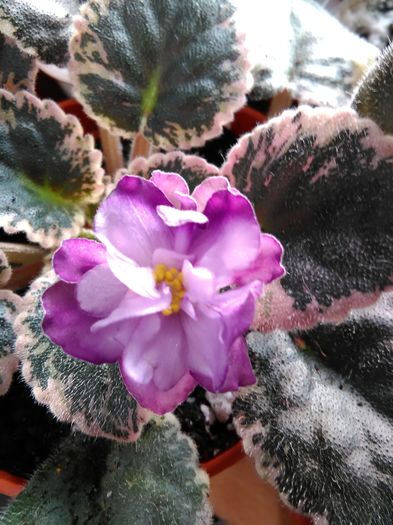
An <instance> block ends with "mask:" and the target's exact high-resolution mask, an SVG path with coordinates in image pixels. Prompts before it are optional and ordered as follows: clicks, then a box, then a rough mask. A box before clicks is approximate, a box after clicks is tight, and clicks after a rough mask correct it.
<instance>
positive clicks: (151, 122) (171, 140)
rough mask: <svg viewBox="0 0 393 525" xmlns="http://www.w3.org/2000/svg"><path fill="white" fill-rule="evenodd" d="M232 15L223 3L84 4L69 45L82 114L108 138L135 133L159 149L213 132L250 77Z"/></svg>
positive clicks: (104, 0) (238, 102)
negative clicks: (112, 134) (83, 109)
mask: <svg viewBox="0 0 393 525" xmlns="http://www.w3.org/2000/svg"><path fill="white" fill-rule="evenodd" d="M233 11H234V9H233V7H232V5H231V4H230V3H229V2H228V0H220V1H217V2H211V1H210V0H189V1H187V2H179V1H178V0H162V1H160V2H157V1H155V0H147V1H144V2H129V1H127V0H89V1H88V2H87V3H86V4H85V5H84V6H83V7H82V8H81V15H82V17H78V18H77V19H76V21H75V27H76V34H75V35H74V37H73V39H72V41H71V54H72V60H71V73H73V78H74V84H75V86H76V93H77V96H78V98H79V99H80V100H81V102H82V103H83V105H84V107H85V109H86V111H87V113H88V114H89V115H90V116H93V118H95V119H97V120H98V121H99V123H100V125H101V126H103V127H105V128H107V129H109V130H110V131H111V132H113V133H115V134H119V135H122V136H123V137H127V138H130V139H132V138H133V137H134V136H135V134H136V133H137V132H138V131H140V132H143V134H144V135H145V136H146V137H147V138H148V139H149V140H151V141H152V142H153V144H154V145H155V146H159V147H162V148H164V149H176V148H180V149H186V148H190V147H193V146H200V145H202V144H203V143H204V142H205V141H206V140H207V139H209V138H212V137H215V136H217V135H219V134H221V132H222V126H223V125H224V124H226V123H228V122H230V121H231V120H232V119H233V114H234V112H235V111H236V110H237V109H239V108H240V107H241V106H242V105H244V103H245V93H246V90H247V87H248V82H249V78H250V79H251V77H248V62H247V61H246V60H245V58H244V53H243V49H242V44H241V43H240V41H239V39H238V35H237V33H236V30H235V27H234V22H233V20H232V14H233ZM114 101H116V103H114Z"/></svg>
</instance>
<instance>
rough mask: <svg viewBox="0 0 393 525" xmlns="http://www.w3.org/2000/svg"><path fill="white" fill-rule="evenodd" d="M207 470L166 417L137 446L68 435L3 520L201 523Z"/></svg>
mask: <svg viewBox="0 0 393 525" xmlns="http://www.w3.org/2000/svg"><path fill="white" fill-rule="evenodd" d="M207 491H208V479H207V475H206V474H205V473H204V472H203V471H202V470H200V469H199V468H198V460H197V454H196V451H195V447H194V445H193V444H192V442H191V441H190V440H189V439H188V438H186V437H185V436H184V434H182V433H181V432H180V430H179V424H178V422H177V420H176V419H175V418H174V417H173V416H172V417H167V418H165V419H164V420H163V421H159V422H155V423H151V424H150V425H149V426H148V427H147V428H145V430H144V432H143V434H142V436H141V438H140V439H139V440H138V443H137V444H128V445H119V444H117V443H113V442H108V441H104V440H100V439H99V440H92V439H89V438H85V437H83V436H80V435H76V436H70V437H69V438H67V439H66V440H65V441H64V442H63V443H62V445H61V446H60V448H59V450H58V451H57V452H56V454H54V455H53V456H52V457H51V458H50V459H49V460H47V461H46V462H45V463H44V464H43V465H42V467H41V468H40V469H39V470H38V471H37V472H36V473H35V474H34V476H33V478H32V480H31V481H30V483H29V484H28V486H27V487H26V489H25V490H24V492H23V493H22V494H21V495H20V496H19V497H18V498H16V500H15V501H14V502H13V503H12V504H11V506H10V507H9V508H8V510H7V511H6V513H5V514H4V515H3V518H2V520H1V523H2V524H3V525H21V523H29V525H44V524H48V525H49V523H51V524H55V523H59V524H60V523H61V524H62V525H73V524H75V523H81V524H91V525H99V524H104V523H105V524H106V525H120V524H123V523H124V524H126V523H132V524H133V525H146V524H147V523H151V524H157V525H158V524H160V525H173V524H176V525H189V524H195V525H206V524H208V523H210V520H211V511H210V507H209V503H208V500H207Z"/></svg>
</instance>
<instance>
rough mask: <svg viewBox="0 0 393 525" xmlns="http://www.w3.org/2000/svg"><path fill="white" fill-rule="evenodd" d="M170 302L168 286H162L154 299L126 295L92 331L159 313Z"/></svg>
mask: <svg viewBox="0 0 393 525" xmlns="http://www.w3.org/2000/svg"><path fill="white" fill-rule="evenodd" d="M171 300H172V295H171V292H170V290H169V287H168V286H163V287H162V289H161V291H160V295H159V296H158V297H155V298H150V297H141V296H140V295H135V294H133V293H127V295H126V296H125V297H124V298H123V300H122V301H121V303H120V304H119V305H118V307H117V308H116V309H115V310H113V311H112V312H111V313H110V314H109V315H108V316H107V317H105V318H104V319H100V320H99V321H97V322H96V323H95V324H94V325H93V326H92V331H93V332H96V331H98V330H102V329H103V328H106V327H108V326H110V325H113V324H115V323H118V322H119V321H125V320H127V319H134V318H136V317H142V316H146V315H151V314H154V313H157V312H161V311H162V310H165V309H166V308H168V307H169V305H170V304H171Z"/></svg>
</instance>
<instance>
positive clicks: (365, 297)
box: [222, 106, 393, 330]
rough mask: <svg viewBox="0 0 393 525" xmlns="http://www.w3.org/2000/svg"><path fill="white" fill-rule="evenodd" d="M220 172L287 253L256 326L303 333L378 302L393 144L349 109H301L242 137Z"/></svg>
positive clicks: (388, 255)
mask: <svg viewBox="0 0 393 525" xmlns="http://www.w3.org/2000/svg"><path fill="white" fill-rule="evenodd" d="M222 173H223V174H224V175H227V176H228V177H230V178H231V180H232V184H233V185H236V187H237V188H238V189H239V190H240V191H242V192H244V193H245V194H246V195H247V196H248V197H249V198H250V199H251V201H252V202H253V204H254V205H255V207H256V210H257V214H258V216H259V218H260V221H261V224H262V228H263V229H264V230H265V231H267V232H269V233H272V234H274V235H275V236H276V237H277V238H278V239H279V240H280V241H281V242H282V243H283V245H284V252H285V253H284V266H285V267H286V270H287V274H286V276H285V277H284V278H283V279H282V280H281V281H280V282H279V283H277V282H276V283H273V284H272V285H270V286H268V287H267V288H266V292H265V294H264V296H263V298H262V300H261V302H260V304H259V310H258V316H257V321H256V327H257V328H258V329H261V330H271V329H274V328H285V329H291V328H294V327H310V326H313V325H314V324H316V323H317V322H319V321H321V320H338V319H342V318H344V317H345V315H346V314H347V312H348V310H349V309H350V308H355V307H362V306H365V305H367V304H371V303H372V302H374V301H376V300H377V298H378V295H379V294H380V293H381V291H382V290H387V289H389V288H390V287H391V286H392V284H393V281H392V275H393V213H392V202H393V176H392V174H393V138H392V137H389V136H385V135H383V133H382V132H381V131H380V129H379V128H378V127H377V126H376V125H375V124H374V123H373V122H371V121H370V120H367V119H361V118H360V117H358V116H357V115H356V113H355V112H354V111H352V110H350V109H348V110H333V109H328V108H325V109H324V108H315V109H312V108H308V107H306V106H303V107H300V108H299V109H298V110H294V111H286V112H285V113H283V114H282V116H280V117H278V118H276V119H273V120H271V121H270V122H269V123H267V124H266V125H262V126H259V127H257V128H255V130H254V131H253V132H252V133H251V134H249V135H245V136H244V137H243V138H242V139H241V140H240V142H239V144H238V145H237V146H235V147H234V148H233V149H232V150H231V152H230V153H229V156H228V160H227V162H226V163H225V165H224V166H223V168H222Z"/></svg>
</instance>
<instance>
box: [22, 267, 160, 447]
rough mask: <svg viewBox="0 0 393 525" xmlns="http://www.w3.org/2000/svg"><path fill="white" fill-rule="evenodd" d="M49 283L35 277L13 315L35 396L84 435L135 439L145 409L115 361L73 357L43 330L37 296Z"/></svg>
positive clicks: (49, 279) (26, 376) (24, 370)
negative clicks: (99, 362) (18, 311)
mask: <svg viewBox="0 0 393 525" xmlns="http://www.w3.org/2000/svg"><path fill="white" fill-rule="evenodd" d="M53 282H54V277H53V275H52V274H47V275H46V276H43V277H41V278H39V279H37V280H36V281H35V283H34V284H33V286H32V288H31V291H30V292H29V293H28V294H27V295H26V297H25V305H24V311H23V312H22V313H21V314H20V315H19V316H18V318H17V320H16V324H15V329H16V332H17V353H18V355H19V357H20V359H21V361H22V373H23V377H24V379H25V381H26V382H27V383H28V384H29V385H30V386H31V388H32V391H33V394H34V396H35V398H36V399H37V401H39V402H40V403H43V404H45V405H47V406H48V408H49V409H50V410H51V411H52V412H53V414H54V415H55V416H56V417H57V418H58V419H59V420H60V421H65V422H69V423H72V424H73V425H74V426H75V427H76V428H78V429H79V430H81V431H82V432H84V433H85V434H88V435H91V436H103V437H107V438H110V439H114V440H117V441H133V440H135V439H137V438H138V437H139V434H140V432H141V429H142V427H143V425H144V423H145V422H146V421H147V420H148V419H149V418H150V414H149V413H148V412H147V411H146V410H144V409H141V408H140V407H139V406H138V405H137V403H136V401H135V400H134V399H133V398H132V397H131V396H130V394H129V393H128V392H127V390H126V388H125V386H124V384H123V381H122V380H121V377H120V372H119V370H118V366H117V364H114V365H100V366H97V365H93V364H90V363H86V362H85V361H80V360H78V359H74V358H72V357H70V356H69V355H67V354H66V353H65V352H63V350H62V349H61V348H60V347H58V346H57V345H55V344H54V343H52V342H51V341H50V339H48V338H47V337H46V336H45V335H44V333H43V331H42V327H41V322H42V318H43V308H42V304H41V296H42V293H43V292H44V291H45V290H46V289H47V288H48V286H50V285H51V284H53Z"/></svg>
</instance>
